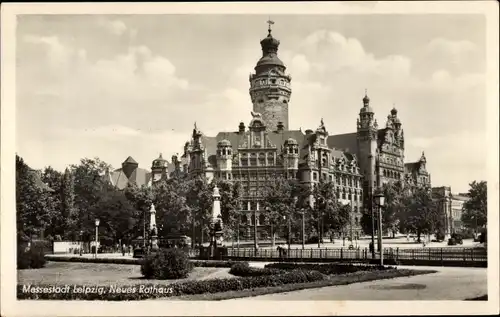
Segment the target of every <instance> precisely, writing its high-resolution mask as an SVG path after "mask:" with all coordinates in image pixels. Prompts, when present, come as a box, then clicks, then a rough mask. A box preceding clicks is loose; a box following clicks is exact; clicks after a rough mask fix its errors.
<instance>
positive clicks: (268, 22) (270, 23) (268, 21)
mask: <svg viewBox="0 0 500 317" xmlns="http://www.w3.org/2000/svg"><path fill="white" fill-rule="evenodd" d="M267 24H269V29H267V31H269V34H271V25H273V24H274V21H273V20H271V17H269V20H267Z"/></svg>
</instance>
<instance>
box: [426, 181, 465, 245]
mask: <svg viewBox="0 0 500 317" xmlns="http://www.w3.org/2000/svg"><path fill="white" fill-rule="evenodd" d="M432 196H433V199H434V200H435V201H436V203H437V206H438V209H439V212H440V213H441V214H442V215H443V222H444V227H445V235H447V236H448V235H450V234H452V233H455V232H457V231H460V230H462V229H464V225H463V222H462V210H463V206H464V203H465V202H466V201H467V200H469V197H467V194H453V193H452V192H451V187H449V186H441V187H433V188H432Z"/></svg>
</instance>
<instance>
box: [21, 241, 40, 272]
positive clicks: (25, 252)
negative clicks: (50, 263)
mask: <svg viewBox="0 0 500 317" xmlns="http://www.w3.org/2000/svg"><path fill="white" fill-rule="evenodd" d="M44 252H45V251H44V249H43V247H42V246H39V245H32V246H31V247H30V248H29V249H24V248H22V247H18V248H17V268H18V269H21V270H22V269H39V268H42V267H44V266H45V263H46V259H45V254H44Z"/></svg>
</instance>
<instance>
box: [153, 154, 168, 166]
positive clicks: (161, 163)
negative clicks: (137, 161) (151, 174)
mask: <svg viewBox="0 0 500 317" xmlns="http://www.w3.org/2000/svg"><path fill="white" fill-rule="evenodd" d="M167 164H168V162H167V160H166V159H164V158H163V155H162V154H161V153H160V156H159V157H158V158H157V159H155V160H154V161H153V164H152V167H153V168H158V167H165V166H167Z"/></svg>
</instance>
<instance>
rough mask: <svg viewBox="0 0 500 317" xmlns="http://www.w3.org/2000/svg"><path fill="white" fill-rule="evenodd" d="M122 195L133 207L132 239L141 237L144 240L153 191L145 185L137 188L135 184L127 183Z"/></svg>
mask: <svg viewBox="0 0 500 317" xmlns="http://www.w3.org/2000/svg"><path fill="white" fill-rule="evenodd" d="M124 194H125V197H126V198H127V199H128V201H129V202H130V203H131V205H132V206H133V207H134V213H133V218H134V219H135V220H136V221H135V223H134V228H133V229H132V232H133V235H134V238H136V237H139V236H143V239H146V232H145V231H146V230H147V224H148V220H149V211H150V209H151V204H152V203H153V200H154V194H153V190H152V189H150V188H148V187H147V186H145V185H142V186H141V187H138V186H137V184H136V183H129V184H127V187H125V190H124ZM157 207H158V206H156V208H157Z"/></svg>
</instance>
